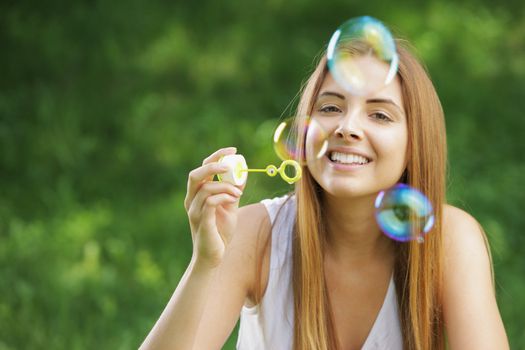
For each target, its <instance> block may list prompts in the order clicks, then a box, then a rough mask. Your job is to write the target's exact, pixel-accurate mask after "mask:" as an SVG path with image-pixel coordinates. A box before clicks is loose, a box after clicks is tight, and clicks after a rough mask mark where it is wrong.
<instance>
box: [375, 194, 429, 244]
mask: <svg viewBox="0 0 525 350" xmlns="http://www.w3.org/2000/svg"><path fill="white" fill-rule="evenodd" d="M375 215H376V221H377V223H378V225H379V227H380V229H381V231H383V233H384V234H386V235H387V236H388V237H390V238H392V239H394V240H396V241H401V242H407V241H410V240H413V239H417V241H418V242H420V243H422V242H423V241H424V235H425V234H426V233H427V232H428V231H430V229H431V228H432V226H433V225H434V210H433V208H432V204H431V203H430V201H429V200H428V198H427V197H426V196H425V195H424V194H423V193H421V192H420V191H419V190H417V189H415V188H412V187H410V186H408V185H406V184H397V185H396V186H394V187H392V188H391V189H389V190H385V191H381V192H379V194H378V196H377V198H376V201H375Z"/></svg>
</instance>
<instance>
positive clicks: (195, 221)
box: [184, 147, 242, 268]
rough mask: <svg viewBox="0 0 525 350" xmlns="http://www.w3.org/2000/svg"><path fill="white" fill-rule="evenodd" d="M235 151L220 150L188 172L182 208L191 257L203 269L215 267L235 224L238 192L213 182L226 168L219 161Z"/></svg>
mask: <svg viewBox="0 0 525 350" xmlns="http://www.w3.org/2000/svg"><path fill="white" fill-rule="evenodd" d="M235 153H236V149H235V148H234V147H229V148H223V149H220V150H218V151H217V152H215V153H213V154H212V155H210V156H209V157H208V158H206V159H205V160H204V161H203V163H202V166H201V167H199V168H197V169H194V170H192V171H191V172H190V174H189V177H188V191H187V193H186V198H185V200H184V207H185V208H186V212H187V213H188V218H189V221H190V228H191V235H192V240H193V257H194V259H195V261H196V263H197V264H198V265H200V266H202V265H204V266H206V268H215V267H217V266H218V265H219V264H220V262H221V261H222V258H223V256H224V253H225V251H226V247H227V245H228V243H229V242H230V241H231V238H232V235H233V231H234V229H235V226H236V224H237V210H238V207H239V199H240V196H241V194H242V191H241V189H242V188H241V189H239V188H237V187H235V186H234V185H232V184H230V183H227V182H217V181H213V177H214V175H216V174H221V173H225V172H226V171H227V169H228V168H227V167H225V166H223V165H220V164H219V163H218V161H219V159H220V158H221V157H223V156H226V155H229V154H235Z"/></svg>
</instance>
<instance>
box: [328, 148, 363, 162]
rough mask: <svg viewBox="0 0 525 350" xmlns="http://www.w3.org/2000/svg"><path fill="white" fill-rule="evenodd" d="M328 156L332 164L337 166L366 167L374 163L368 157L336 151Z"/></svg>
mask: <svg viewBox="0 0 525 350" xmlns="http://www.w3.org/2000/svg"><path fill="white" fill-rule="evenodd" d="M327 156H328V159H330V161H331V162H333V163H336V164H345V165H365V164H368V163H370V162H371V161H372V160H371V159H369V158H367V157H363V156H361V155H357V154H353V153H343V152H336V151H331V152H329V153H328V155H327Z"/></svg>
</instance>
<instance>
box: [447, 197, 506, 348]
mask: <svg viewBox="0 0 525 350" xmlns="http://www.w3.org/2000/svg"><path fill="white" fill-rule="evenodd" d="M442 234H443V256H444V260H443V315H444V321H445V328H446V332H447V336H448V340H449V344H450V348H451V349H467V348H468V349H471V348H479V349H481V348H492V349H505V348H507V345H506V344H507V343H506V341H507V340H506V335H505V330H504V328H503V323H502V320H501V316H500V313H499V310H498V306H497V302H496V295H495V288H494V283H493V270H492V260H491V255H490V247H489V245H488V240H487V238H486V235H485V232H484V231H483V229H482V227H481V225H480V224H479V223H478V221H477V220H476V219H475V218H474V217H472V215H470V214H468V213H467V212H465V211H464V210H461V209H458V208H455V207H453V206H451V205H445V206H444V210H443V230H442Z"/></svg>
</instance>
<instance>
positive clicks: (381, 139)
mask: <svg viewBox="0 0 525 350" xmlns="http://www.w3.org/2000/svg"><path fill="white" fill-rule="evenodd" d="M375 144H376V145H377V148H378V149H377V151H378V153H379V154H378V156H379V157H384V159H386V160H388V163H389V164H390V165H392V163H399V164H400V166H402V167H403V169H404V168H405V166H406V163H407V154H408V135H407V132H406V129H400V130H398V131H397V132H389V133H383V134H378V135H377V137H376V143H375Z"/></svg>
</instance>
